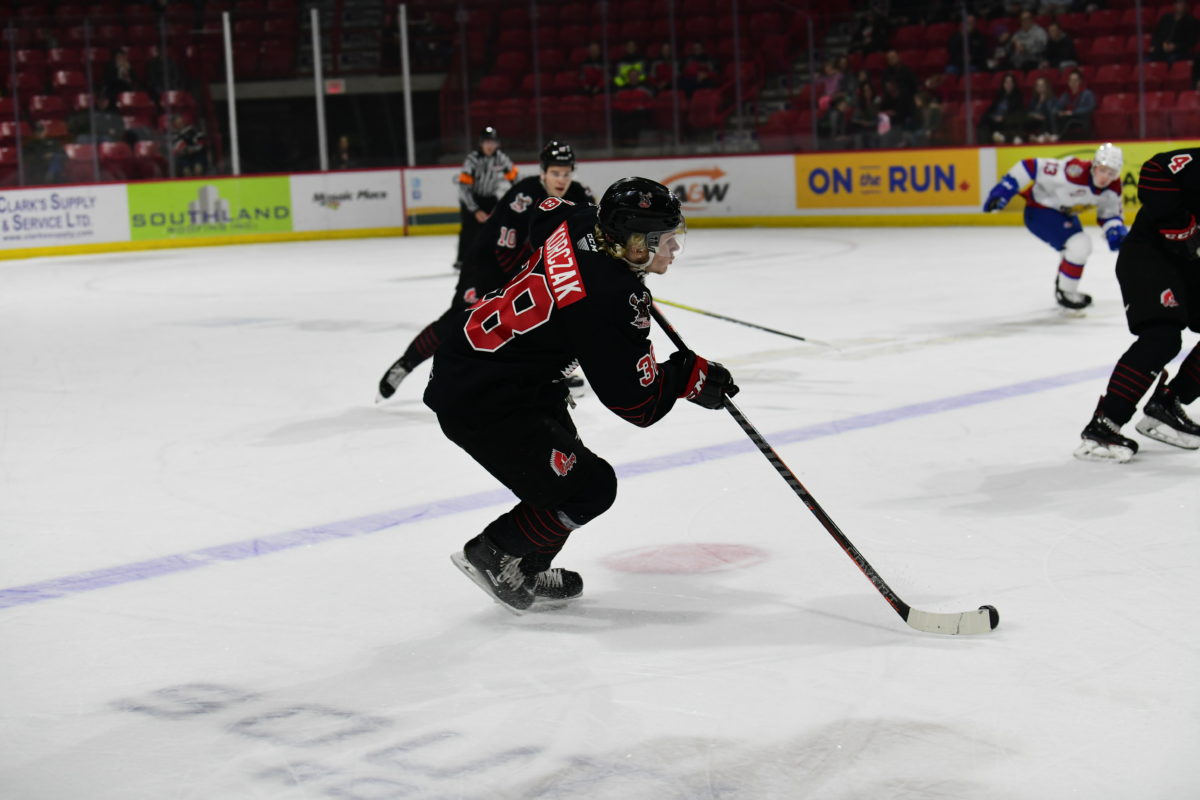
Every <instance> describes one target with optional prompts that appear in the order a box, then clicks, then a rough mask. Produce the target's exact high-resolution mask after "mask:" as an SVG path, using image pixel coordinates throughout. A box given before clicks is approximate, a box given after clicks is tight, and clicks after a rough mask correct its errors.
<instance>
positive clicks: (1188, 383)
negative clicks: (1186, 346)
mask: <svg viewBox="0 0 1200 800" xmlns="http://www.w3.org/2000/svg"><path fill="white" fill-rule="evenodd" d="M1171 391H1173V392H1175V396H1176V397H1178V398H1179V402H1181V403H1183V404H1184V405H1187V404H1188V403H1191V402H1192V401H1194V400H1195V399H1196V398H1197V397H1200V344H1197V345H1196V346H1195V347H1193V348H1192V352H1190V353H1188V354H1187V358H1185V359H1184V360H1183V363H1182V364H1180V365H1179V374H1178V375H1176V376H1175V380H1173V381H1171Z"/></svg>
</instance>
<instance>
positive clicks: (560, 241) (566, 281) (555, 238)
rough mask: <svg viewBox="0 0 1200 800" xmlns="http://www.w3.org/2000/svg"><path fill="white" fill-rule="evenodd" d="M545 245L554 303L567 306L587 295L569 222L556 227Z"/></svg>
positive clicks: (547, 272) (547, 271) (548, 275)
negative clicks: (572, 244)
mask: <svg viewBox="0 0 1200 800" xmlns="http://www.w3.org/2000/svg"><path fill="white" fill-rule="evenodd" d="M546 202H547V203H548V202H550V201H549V200H547V201H546ZM542 205H543V206H544V205H545V203H543V204H542ZM544 247H545V261H546V278H547V279H548V280H549V281H550V290H551V291H552V292H553V293H554V304H555V305H556V306H558V307H559V308H566V307H567V306H569V305H571V304H572V303H575V302H577V301H579V300H582V299H583V298H585V297H587V290H586V289H584V287H583V278H582V277H581V276H580V274H579V263H578V262H577V261H576V260H575V250H574V248H572V247H571V232H570V230H568V228H567V223H565V222H564V223H562V224H561V225H559V226H558V227H557V228H555V230H554V233H552V234H550V238H549V239H547V240H546V244H545V246H544Z"/></svg>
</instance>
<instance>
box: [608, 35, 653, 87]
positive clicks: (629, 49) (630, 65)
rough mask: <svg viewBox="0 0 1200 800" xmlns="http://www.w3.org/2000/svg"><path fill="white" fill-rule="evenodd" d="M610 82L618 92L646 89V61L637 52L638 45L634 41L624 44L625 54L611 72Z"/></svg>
mask: <svg viewBox="0 0 1200 800" xmlns="http://www.w3.org/2000/svg"><path fill="white" fill-rule="evenodd" d="M612 82H613V87H614V88H615V89H616V90H617V91H618V92H619V91H621V90H622V89H644V88H646V86H647V83H646V60H645V59H644V58H642V55H641V53H640V52H638V43H637V41H636V40H635V39H630V40H628V41H627V42H625V52H624V53H623V54H622V55H621V60H620V61H618V62H617V66H616V68H615V69H614V70H613V81H612Z"/></svg>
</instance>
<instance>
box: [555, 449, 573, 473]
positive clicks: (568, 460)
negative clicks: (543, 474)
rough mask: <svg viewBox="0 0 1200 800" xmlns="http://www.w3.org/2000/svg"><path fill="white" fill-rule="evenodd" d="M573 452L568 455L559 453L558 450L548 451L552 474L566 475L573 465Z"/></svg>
mask: <svg viewBox="0 0 1200 800" xmlns="http://www.w3.org/2000/svg"><path fill="white" fill-rule="evenodd" d="M576 460H577V459H576V458H575V454H574V453H571V454H570V455H568V454H566V453H560V452H559V451H558V450H551V451H550V469H552V470H554V474H555V475H558V476H559V477H562V478H565V477H567V473H568V472H570V471H571V467H573V466H575V461H576Z"/></svg>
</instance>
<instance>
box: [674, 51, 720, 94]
mask: <svg viewBox="0 0 1200 800" xmlns="http://www.w3.org/2000/svg"><path fill="white" fill-rule="evenodd" d="M680 85H681V86H682V87H683V90H684V91H685V92H687V93H688V96H689V97H690V96H691V95H692V94H694V93H695V91H696V90H697V89H715V88H716V86H717V64H716V62H715V61H713V60H712V58H710V57H709V55H708V53H706V52H705V51H704V43H703V42H692V44H691V46H690V49H689V50H688V56H687V58H686V59H685V60H684V62H683V70H682V78H681V80H680Z"/></svg>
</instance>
